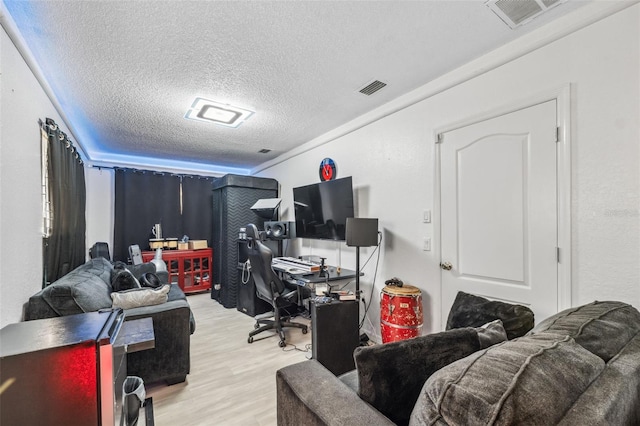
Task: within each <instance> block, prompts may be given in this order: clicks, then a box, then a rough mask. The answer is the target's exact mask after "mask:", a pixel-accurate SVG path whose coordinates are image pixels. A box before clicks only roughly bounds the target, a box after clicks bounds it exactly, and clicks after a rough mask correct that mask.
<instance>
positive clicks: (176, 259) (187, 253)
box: [142, 248, 213, 294]
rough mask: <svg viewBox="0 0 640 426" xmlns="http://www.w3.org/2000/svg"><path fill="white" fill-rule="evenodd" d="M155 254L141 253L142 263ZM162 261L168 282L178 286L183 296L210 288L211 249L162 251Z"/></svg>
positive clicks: (153, 252)
mask: <svg viewBox="0 0 640 426" xmlns="http://www.w3.org/2000/svg"><path fill="white" fill-rule="evenodd" d="M155 254H156V252H155V251H143V252H142V261H143V262H149V261H151V259H153V257H154V256H155ZM162 260H164V262H165V263H166V264H167V271H168V272H169V282H171V283H173V284H178V285H179V286H180V288H181V289H182V291H184V292H185V294H187V293H194V292H197V291H205V290H209V289H210V288H211V278H212V271H213V249H210V248H206V249H200V250H163V251H162Z"/></svg>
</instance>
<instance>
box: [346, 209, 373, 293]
mask: <svg viewBox="0 0 640 426" xmlns="http://www.w3.org/2000/svg"><path fill="white" fill-rule="evenodd" d="M346 234H347V235H346V240H347V246H349V247H355V248H356V299H357V300H358V306H360V247H374V246H377V245H378V219H371V218H363V217H348V218H347V226H346Z"/></svg>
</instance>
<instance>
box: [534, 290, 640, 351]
mask: <svg viewBox="0 0 640 426" xmlns="http://www.w3.org/2000/svg"><path fill="white" fill-rule="evenodd" d="M541 332H551V333H556V334H562V335H568V336H571V337H573V338H574V339H575V341H576V342H577V343H578V344H580V345H582V346H583V347H584V348H585V349H587V350H588V351H590V352H592V353H594V354H596V355H598V356H599V357H600V358H602V359H603V360H604V361H605V362H608V361H609V360H610V359H611V358H613V357H614V356H615V355H616V354H617V353H618V352H620V351H621V350H622V348H624V347H625V346H626V344H627V343H628V342H629V341H630V340H631V339H632V338H633V337H634V336H635V335H636V334H638V332H640V312H638V310H637V309H636V308H634V307H633V306H631V305H629V304H626V303H622V302H597V301H596V302H593V303H590V304H588V305H583V306H579V307H577V308H570V309H566V310H564V311H562V312H560V313H558V314H556V315H553V316H551V317H549V318H547V319H545V320H544V321H542V322H541V323H540V324H538V325H537V326H536V327H535V328H534V329H533V330H531V332H530V334H534V333H541ZM603 336H606V338H603Z"/></svg>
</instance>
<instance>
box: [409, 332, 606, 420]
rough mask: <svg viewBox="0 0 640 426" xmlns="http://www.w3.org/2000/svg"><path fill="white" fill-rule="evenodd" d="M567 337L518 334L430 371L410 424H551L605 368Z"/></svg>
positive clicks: (544, 334) (600, 360) (561, 415)
mask: <svg viewBox="0 0 640 426" xmlns="http://www.w3.org/2000/svg"><path fill="white" fill-rule="evenodd" d="M604 367H605V364H604V362H603V361H602V359H600V358H599V357H597V356H595V355H593V354H592V353H591V352H589V351H587V350H585V349H584V348H583V347H582V346H580V345H578V344H577V343H576V342H575V341H574V340H573V339H572V338H571V337H569V336H561V335H557V334H551V333H548V334H547V333H542V334H538V335H532V336H526V337H521V338H519V339H516V340H512V341H507V342H504V343H501V344H499V345H495V346H492V347H490V348H488V349H485V350H482V351H478V352H476V353H474V354H472V355H470V356H468V357H466V358H464V359H461V360H459V361H457V362H454V363H452V364H450V365H448V366H446V367H444V368H442V369H441V370H439V371H438V372H436V373H434V374H433V375H432V376H431V377H430V378H429V379H428V380H427V382H426V383H425V385H424V388H423V389H422V391H421V392H420V397H419V398H418V401H417V402H416V405H415V407H414V410H413V413H412V415H411V422H410V425H416V426H417V425H433V424H448V425H469V426H474V425H496V426H497V425H522V424H528V425H555V424H557V423H558V422H559V421H560V420H561V419H562V417H563V416H564V414H565V413H566V412H567V410H568V409H569V408H570V407H571V406H572V405H573V404H574V402H575V401H576V400H577V398H578V397H579V396H580V395H581V394H582V393H583V392H584V391H585V390H586V389H587V388H588V387H589V385H590V384H591V383H592V382H593V381H594V380H595V379H596V378H598V376H599V375H600V373H601V372H602V371H603V370H604Z"/></svg>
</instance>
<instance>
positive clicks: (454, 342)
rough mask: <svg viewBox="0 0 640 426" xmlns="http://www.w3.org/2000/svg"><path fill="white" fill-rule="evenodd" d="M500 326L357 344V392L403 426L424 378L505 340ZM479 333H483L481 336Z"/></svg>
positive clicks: (355, 356)
mask: <svg viewBox="0 0 640 426" xmlns="http://www.w3.org/2000/svg"><path fill="white" fill-rule="evenodd" d="M500 329H502V325H501V324H500V323H499V322H495V323H492V324H490V325H487V328H486V329H482V330H478V329H474V328H461V329H456V330H450V331H444V332H441V333H434V334H429V335H426V336H419V337H415V338H413V339H408V340H401V341H397V342H391V343H386V344H383V345H374V346H365V347H357V348H356V349H355V351H354V354H353V356H354V359H355V364H356V370H357V375H358V376H357V383H358V395H359V396H360V398H362V399H363V400H364V401H366V402H368V403H369V404H371V405H373V406H374V407H375V408H376V409H377V410H378V411H380V412H381V413H382V414H384V415H385V416H387V417H388V418H389V419H391V420H392V421H393V422H394V423H396V424H399V425H406V424H407V423H408V421H409V416H410V415H411V410H412V409H413V406H414V404H415V402H416V400H417V398H418V395H419V394H420V389H422V385H423V384H424V382H425V381H426V380H427V378H428V377H429V376H431V375H432V374H433V373H434V372H436V371H438V370H439V369H440V368H442V367H444V366H446V365H448V364H450V363H452V362H454V361H456V360H459V359H461V358H464V357H465V356H467V355H469V354H472V353H474V352H476V351H478V350H480V349H481V348H483V347H485V345H490V344H491V342H494V343H497V342H499V341H503V340H505V339H506V333H505V332H504V329H502V331H501V332H500ZM480 334H483V337H482V338H481V337H480ZM500 335H502V336H503V337H502V338H501V337H500ZM353 379H354V378H351V380H352V381H354V380H353Z"/></svg>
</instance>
